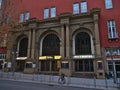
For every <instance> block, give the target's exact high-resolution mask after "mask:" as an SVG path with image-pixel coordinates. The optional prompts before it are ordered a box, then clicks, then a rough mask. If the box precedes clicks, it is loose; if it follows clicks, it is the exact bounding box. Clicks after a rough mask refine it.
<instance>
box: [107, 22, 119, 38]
mask: <svg viewBox="0 0 120 90" xmlns="http://www.w3.org/2000/svg"><path fill="white" fill-rule="evenodd" d="M107 25H108V38H109V39H114V38H118V34H117V32H116V26H115V21H114V20H108V21H107Z"/></svg>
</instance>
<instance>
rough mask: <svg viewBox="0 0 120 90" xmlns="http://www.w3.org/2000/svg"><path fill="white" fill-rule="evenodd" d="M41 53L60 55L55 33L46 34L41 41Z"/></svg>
mask: <svg viewBox="0 0 120 90" xmlns="http://www.w3.org/2000/svg"><path fill="white" fill-rule="evenodd" d="M42 44H43V45H42V46H43V47H42V55H43V56H49V55H60V40H59V38H58V37H57V36H56V35H55V34H49V35H47V36H46V37H45V38H44V40H43V43H42Z"/></svg>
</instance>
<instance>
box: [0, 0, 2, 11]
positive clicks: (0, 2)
mask: <svg viewBox="0 0 120 90" xmlns="http://www.w3.org/2000/svg"><path fill="white" fill-rule="evenodd" d="M1 7H2V0H0V9H1Z"/></svg>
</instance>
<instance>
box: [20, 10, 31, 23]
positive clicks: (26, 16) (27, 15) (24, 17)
mask: <svg viewBox="0 0 120 90" xmlns="http://www.w3.org/2000/svg"><path fill="white" fill-rule="evenodd" d="M29 19H30V12H28V11H27V12H25V13H21V14H20V23H22V22H24V21H26V20H29Z"/></svg>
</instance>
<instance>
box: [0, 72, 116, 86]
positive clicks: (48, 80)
mask: <svg viewBox="0 0 120 90" xmlns="http://www.w3.org/2000/svg"><path fill="white" fill-rule="evenodd" d="M59 78H60V76H57V75H44V74H24V73H20V72H15V73H14V75H13V74H12V72H2V71H0V79H10V80H17V81H26V82H36V83H44V84H49V85H66V86H76V87H87V88H89V87H90V88H117V86H118V85H117V84H115V83H114V82H113V80H112V79H107V78H105V79H96V77H94V78H92V79H88V78H77V77H65V80H66V82H65V83H64V84H63V83H58V80H59Z"/></svg>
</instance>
